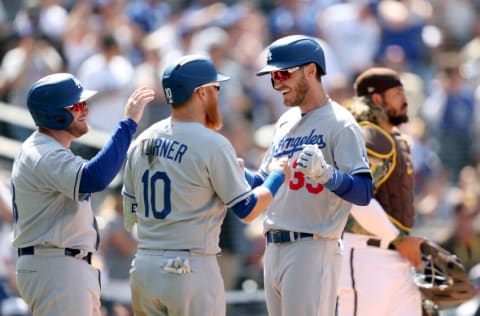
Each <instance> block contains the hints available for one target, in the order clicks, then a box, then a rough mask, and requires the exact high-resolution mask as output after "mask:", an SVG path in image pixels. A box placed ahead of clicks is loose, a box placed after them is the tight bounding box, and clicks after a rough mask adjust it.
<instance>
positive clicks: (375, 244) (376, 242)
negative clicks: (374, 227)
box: [367, 238, 382, 248]
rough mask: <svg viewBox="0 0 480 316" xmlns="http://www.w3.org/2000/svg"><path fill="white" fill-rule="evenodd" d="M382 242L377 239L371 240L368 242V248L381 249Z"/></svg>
mask: <svg viewBox="0 0 480 316" xmlns="http://www.w3.org/2000/svg"><path fill="white" fill-rule="evenodd" d="M381 243H382V241H381V240H380V239H376V238H369V239H368V240H367V246H371V247H377V248H380V245H381Z"/></svg>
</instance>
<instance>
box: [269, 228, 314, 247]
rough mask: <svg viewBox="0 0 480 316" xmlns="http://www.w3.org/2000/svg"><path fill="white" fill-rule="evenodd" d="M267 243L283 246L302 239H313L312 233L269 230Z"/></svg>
mask: <svg viewBox="0 0 480 316" xmlns="http://www.w3.org/2000/svg"><path fill="white" fill-rule="evenodd" d="M265 236H266V238H267V243H272V244H282V243H286V242H292V241H295V240H299V239H302V238H307V237H313V234H310V233H299V232H291V231H287V230H269V231H268V232H267V233H266V234H265Z"/></svg>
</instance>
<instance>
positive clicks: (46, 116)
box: [27, 73, 97, 130]
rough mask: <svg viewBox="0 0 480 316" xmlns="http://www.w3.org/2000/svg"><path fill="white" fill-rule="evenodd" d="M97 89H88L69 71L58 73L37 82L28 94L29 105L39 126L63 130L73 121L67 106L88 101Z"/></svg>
mask: <svg viewBox="0 0 480 316" xmlns="http://www.w3.org/2000/svg"><path fill="white" fill-rule="evenodd" d="M96 93H97V91H93V90H86V89H84V88H83V86H82V84H81V83H80V81H79V80H78V79H77V78H75V77H74V76H73V75H71V74H69V73H56V74H52V75H48V76H45V77H43V78H42V79H40V80H38V81H37V82H35V83H34V84H33V85H32V87H31V88H30V90H29V91H28V94H27V106H28V109H29V110H30V114H31V115H32V117H33V120H34V121H35V124H36V125H37V126H42V127H47V128H51V129H55V130H62V129H65V128H67V127H68V125H70V123H71V122H72V121H73V116H72V114H71V113H70V112H69V111H67V110H66V109H65V107H67V106H70V105H73V104H75V103H78V102H82V101H86V100H87V99H89V98H91V97H92V96H93V95H94V94H96Z"/></svg>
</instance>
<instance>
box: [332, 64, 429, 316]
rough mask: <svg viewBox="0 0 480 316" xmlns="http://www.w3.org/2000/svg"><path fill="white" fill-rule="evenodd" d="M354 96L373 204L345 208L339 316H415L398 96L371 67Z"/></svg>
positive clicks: (391, 82)
mask: <svg viewBox="0 0 480 316" xmlns="http://www.w3.org/2000/svg"><path fill="white" fill-rule="evenodd" d="M355 92H356V96H357V97H358V98H357V99H356V100H355V101H354V104H353V106H352V109H351V111H352V113H354V116H355V118H356V119H357V120H358V121H359V122H360V123H359V124H360V126H361V128H362V133H363V135H364V138H365V141H366V146H367V152H368V158H369V161H370V166H371V171H372V175H373V179H374V187H375V189H374V198H375V199H372V201H371V203H370V204H369V205H368V206H354V207H353V208H352V212H351V214H352V216H351V217H350V219H349V221H348V224H347V226H346V229H345V233H344V235H343V238H344V244H345V253H346V255H345V257H344V260H343V266H342V276H341V281H340V289H339V304H338V305H339V309H338V311H339V315H340V316H361V315H365V316H366V315H368V316H375V315H378V316H384V315H393V316H395V315H398V316H405V315H408V316H420V315H421V314H422V308H421V305H422V303H421V294H420V291H419V290H418V288H417V286H416V285H415V283H414V275H413V271H412V267H415V268H418V269H421V267H422V261H421V253H420V244H421V243H422V242H423V241H424V239H423V238H420V237H414V236H408V235H409V231H410V229H411V227H412V226H413V224H414V206H413V194H414V192H413V170H412V162H411V157H410V147H409V144H408V141H407V139H406V137H405V135H403V134H402V133H401V132H400V130H399V129H398V128H397V126H398V125H400V124H402V123H404V122H407V121H408V116H407V110H408V103H407V98H406V96H405V91H404V89H403V85H402V82H401V81H400V78H399V75H398V74H397V73H396V72H395V71H393V70H391V69H388V68H380V67H374V68H370V69H368V70H366V71H364V72H363V73H361V74H360V75H359V76H358V78H357V79H356V81H355Z"/></svg>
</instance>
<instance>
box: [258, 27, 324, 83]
mask: <svg viewBox="0 0 480 316" xmlns="http://www.w3.org/2000/svg"><path fill="white" fill-rule="evenodd" d="M267 49H268V54H267V65H266V66H265V67H263V68H262V69H261V70H260V71H259V72H257V76H261V75H264V74H267V73H269V72H272V71H276V70H282V69H287V68H291V67H295V66H300V65H305V64H308V63H315V64H317V66H318V67H319V68H320V69H321V71H322V74H323V75H324V74H326V73H327V69H326V67H325V54H324V52H323V48H322V46H320V43H319V42H318V40H316V39H315V38H313V37H310V36H305V35H289V36H286V37H282V38H280V39H278V40H276V41H275V42H273V43H272V44H270V46H268V47H267Z"/></svg>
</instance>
